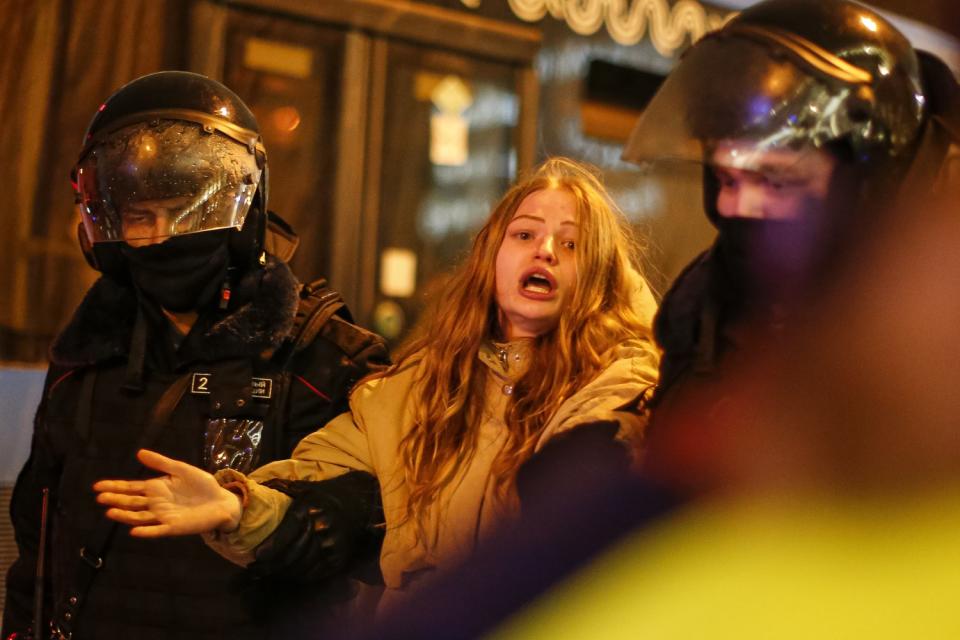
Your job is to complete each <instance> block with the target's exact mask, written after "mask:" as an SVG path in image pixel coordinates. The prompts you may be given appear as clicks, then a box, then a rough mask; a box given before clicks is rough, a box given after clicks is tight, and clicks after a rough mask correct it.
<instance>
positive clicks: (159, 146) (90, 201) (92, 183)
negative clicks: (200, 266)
mask: <svg viewBox="0 0 960 640" xmlns="http://www.w3.org/2000/svg"><path fill="white" fill-rule="evenodd" d="M260 173H261V170H260V168H259V167H258V165H257V160H256V157H255V155H254V153H253V152H252V151H251V150H249V149H248V148H247V147H245V146H243V145H241V144H239V143H237V142H235V141H233V140H231V139H229V138H227V137H226V136H224V135H221V134H219V133H207V132H204V131H203V130H202V129H201V127H200V126H199V125H195V124H191V123H187V122H181V121H172V120H162V121H159V122H152V123H140V124H136V125H132V126H129V127H126V128H123V129H120V130H118V131H116V132H114V133H113V134H111V135H109V136H108V137H107V138H106V139H105V140H104V141H103V142H101V143H100V144H98V145H96V146H95V147H94V148H93V149H91V151H90V152H89V153H87V155H86V156H85V157H84V158H83V159H82V160H81V161H80V163H79V164H78V165H77V168H76V185H77V191H78V194H79V198H80V210H81V215H82V217H83V222H84V226H85V228H86V231H87V235H88V237H89V238H90V241H91V242H92V243H97V242H117V241H143V240H159V239H165V238H168V237H170V236H176V235H183V234H187V233H196V232H200V231H211V230H214V229H224V228H228V227H240V226H242V225H243V220H244V218H245V217H246V214H247V211H248V210H249V209H250V204H251V202H252V201H253V196H254V194H255V193H256V190H257V185H258V184H259V182H260Z"/></svg>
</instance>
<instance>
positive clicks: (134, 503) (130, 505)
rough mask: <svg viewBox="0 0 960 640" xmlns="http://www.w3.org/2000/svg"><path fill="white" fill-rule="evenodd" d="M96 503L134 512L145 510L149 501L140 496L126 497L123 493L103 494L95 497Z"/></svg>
mask: <svg viewBox="0 0 960 640" xmlns="http://www.w3.org/2000/svg"><path fill="white" fill-rule="evenodd" d="M97 502H99V503H100V504H105V505H107V506H109V507H123V508H125V509H130V510H134V511H140V510H143V509H146V508H147V507H148V506H149V501H148V500H147V498H146V497H145V496H142V495H127V494H125V493H110V492H103V493H100V494H99V495H97Z"/></svg>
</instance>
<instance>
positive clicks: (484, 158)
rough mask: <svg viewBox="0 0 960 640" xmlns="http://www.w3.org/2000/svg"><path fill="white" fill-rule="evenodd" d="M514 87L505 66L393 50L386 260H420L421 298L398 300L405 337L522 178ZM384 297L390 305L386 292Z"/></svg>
mask: <svg viewBox="0 0 960 640" xmlns="http://www.w3.org/2000/svg"><path fill="white" fill-rule="evenodd" d="M515 84H516V76H515V72H514V69H513V68H512V67H511V66H509V65H507V64H499V63H493V62H484V61H478V60H471V59H467V58H463V57H460V56H457V55H452V54H441V53H438V52H436V51H431V50H428V49H424V48H416V47H413V46H409V45H391V47H390V49H389V54H388V63H387V87H386V89H387V94H386V95H387V97H386V104H387V105H388V109H387V112H386V118H385V122H384V135H383V165H382V166H383V173H382V188H381V194H382V195H381V202H380V224H379V227H380V228H379V251H381V252H382V251H383V250H384V248H387V247H406V248H409V249H410V250H412V251H413V252H415V255H416V264H417V268H416V291H415V293H414V295H413V296H412V297H410V298H399V297H397V298H392V300H393V302H395V303H396V304H398V305H400V306H401V307H402V308H403V311H404V314H405V317H406V328H409V327H410V326H411V324H412V323H413V322H415V321H416V317H417V315H418V312H419V311H420V309H421V308H422V305H423V301H424V299H425V297H426V296H429V294H430V291H431V290H435V288H436V287H437V286H438V285H439V284H440V282H441V280H442V278H443V276H444V275H445V274H446V273H448V272H449V270H450V269H451V268H452V267H453V266H454V265H455V264H456V263H457V261H458V260H459V259H460V258H461V257H462V256H463V255H464V254H465V253H466V250H467V249H468V247H469V243H470V241H471V239H472V236H473V234H474V233H476V231H477V230H478V228H479V227H480V225H481V224H482V223H483V222H484V221H485V220H486V218H487V216H488V215H489V213H490V207H491V206H492V205H493V204H494V203H495V202H496V201H497V200H498V199H499V197H500V196H501V195H502V194H503V192H504V191H505V190H506V189H507V187H508V186H509V184H510V183H511V182H512V181H513V179H514V177H515V174H516V162H517V161H516V149H515V143H514V134H515V130H516V127H517V124H518V120H519V102H518V97H517V93H516V90H515ZM438 128H439V130H438ZM437 145H443V146H442V148H437ZM389 277H391V274H387V273H381V280H383V279H384V278H389ZM378 291H379V292H380V293H379V295H380V297H379V298H378V301H382V300H384V299H385V296H384V295H383V286H382V282H381V283H379V284H378Z"/></svg>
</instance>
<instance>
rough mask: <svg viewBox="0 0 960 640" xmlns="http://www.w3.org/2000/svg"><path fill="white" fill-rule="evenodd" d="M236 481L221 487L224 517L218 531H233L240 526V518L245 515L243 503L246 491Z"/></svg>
mask: <svg viewBox="0 0 960 640" xmlns="http://www.w3.org/2000/svg"><path fill="white" fill-rule="evenodd" d="M233 484H234V483H230V484H228V485H225V486H222V487H220V489H221V490H222V492H223V518H222V520H221V522H220V525H219V526H218V527H217V531H219V532H221V533H231V532H233V531H236V530H237V528H238V527H239V526H240V519H241V518H242V517H243V505H244V502H245V500H244V498H245V497H246V493H245V492H244V491H243V490H242V489H240V488H239V487H236V486H231V485H233Z"/></svg>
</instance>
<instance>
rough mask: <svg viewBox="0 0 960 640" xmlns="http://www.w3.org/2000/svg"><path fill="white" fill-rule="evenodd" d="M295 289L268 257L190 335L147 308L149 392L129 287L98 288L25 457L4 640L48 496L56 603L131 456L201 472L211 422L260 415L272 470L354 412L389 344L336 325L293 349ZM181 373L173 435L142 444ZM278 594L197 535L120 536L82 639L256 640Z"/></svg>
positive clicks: (17, 616) (49, 384)
mask: <svg viewBox="0 0 960 640" xmlns="http://www.w3.org/2000/svg"><path fill="white" fill-rule="evenodd" d="M298 290H299V285H298V283H297V282H296V280H295V278H294V277H293V275H292V273H291V272H290V271H289V269H288V267H287V266H286V265H285V264H284V263H282V262H279V261H276V260H274V259H270V261H269V262H268V264H267V266H266V268H265V269H264V270H263V271H262V273H251V274H248V277H246V278H244V280H243V282H242V283H241V285H240V286H239V287H237V288H236V290H235V299H236V301H237V302H238V304H237V305H236V310H235V311H232V312H229V313H222V312H216V311H211V312H210V313H209V314H207V315H205V316H202V317H201V319H200V320H198V322H197V324H196V325H195V326H194V328H193V329H192V330H191V332H190V333H189V334H188V335H187V336H185V337H183V336H179V335H178V334H176V332H175V331H174V330H173V329H172V328H171V327H170V326H169V325H168V324H167V322H166V321H165V320H164V319H163V318H162V317H160V316H159V315H158V314H159V311H158V310H154V311H155V312H156V313H154V314H153V316H154V317H152V318H151V319H150V320H148V323H149V326H150V340H149V341H148V345H149V348H148V352H147V354H146V362H145V371H144V376H143V383H144V384H143V387H144V388H143V390H142V391H133V390H124V384H125V376H126V373H127V365H128V356H129V345H130V335H131V332H132V330H133V325H134V322H135V318H136V312H137V305H138V302H137V296H136V292H135V291H134V289H133V288H132V287H129V286H124V285H121V284H118V283H117V282H116V281H114V280H112V279H110V278H106V277H104V278H101V279H100V280H99V281H98V282H97V283H96V284H95V285H94V286H93V288H92V289H91V290H90V292H89V293H88V294H87V296H86V298H85V300H84V302H83V303H82V304H81V306H80V308H79V309H78V311H77V313H76V315H75V316H74V318H73V319H72V320H71V322H70V324H69V325H68V326H67V328H66V330H65V331H64V332H63V333H62V334H61V336H60V337H59V338H58V340H57V342H56V343H55V345H54V347H53V350H52V364H51V367H50V370H49V373H48V376H47V381H46V385H45V391H44V396H43V401H42V403H41V405H40V408H39V410H38V412H37V417H36V423H35V433H34V439H33V449H32V453H31V456H30V459H29V461H28V462H27V464H26V466H25V467H24V469H23V471H22V472H21V474H20V477H19V479H18V481H17V485H16V488H15V491H14V496H13V501H12V505H11V514H12V519H13V523H14V527H15V530H16V538H17V543H18V546H19V549H20V557H19V559H18V560H17V561H16V563H15V564H14V565H13V567H12V568H11V569H10V573H9V576H8V581H7V602H6V605H5V613H4V616H5V619H4V629H5V631H4V633H5V634H7V633H10V632H13V631H17V630H20V631H23V630H24V629H26V627H27V626H29V624H30V619H31V615H32V597H33V586H34V585H33V583H34V571H35V563H36V544H37V543H36V541H37V536H38V529H39V525H40V491H41V489H42V488H43V487H49V488H50V490H51V505H52V509H51V518H50V527H51V529H50V530H51V536H52V539H51V542H52V544H51V545H50V548H51V549H52V554H53V557H52V559H51V562H50V576H49V577H50V579H51V589H50V591H48V593H50V594H51V595H52V596H53V601H54V602H57V603H62V602H64V601H66V600H68V599H69V598H70V597H71V595H74V594H73V593H71V589H72V584H73V580H74V578H73V574H74V572H75V570H76V567H77V563H78V560H79V553H80V549H81V548H82V547H83V545H84V544H85V537H86V536H88V535H90V533H91V531H92V530H94V529H95V528H96V527H98V526H101V525H100V523H101V521H102V519H103V515H102V509H101V508H99V507H98V505H97V504H96V503H95V502H94V494H93V491H92V490H91V485H92V484H93V482H94V481H95V480H97V479H100V478H106V477H113V476H115V475H116V474H118V473H120V472H121V470H122V469H123V468H124V467H125V466H127V465H129V460H130V458H131V457H132V456H133V454H134V453H135V450H136V448H137V447H138V446H143V445H144V444H146V445H147V446H149V447H150V448H151V449H155V450H157V451H159V452H160V453H163V454H164V455H168V456H171V457H174V458H178V459H180V460H184V461H186V462H189V463H191V464H194V465H197V466H204V461H203V459H202V458H203V451H204V448H205V447H204V444H205V437H206V434H207V431H208V424H209V423H210V422H211V420H216V419H217V418H221V419H227V418H255V419H260V420H263V421H264V428H263V431H262V439H261V441H260V443H259V460H258V461H257V464H265V463H267V462H270V461H272V460H275V459H279V458H285V457H287V456H288V455H289V454H290V452H291V450H292V448H293V446H294V445H295V444H296V443H297V442H298V441H299V440H300V438H301V437H303V436H304V435H306V434H307V433H309V432H311V431H313V430H315V429H317V428H318V427H320V426H322V425H323V424H325V423H326V422H327V421H328V420H330V419H331V418H333V417H334V416H336V415H337V414H339V413H341V412H343V411H345V410H346V409H347V404H346V399H347V393H348V391H349V389H350V388H351V386H352V385H353V383H354V382H355V381H356V380H357V379H358V378H359V377H361V376H363V375H364V374H366V373H367V372H368V371H369V370H370V369H371V368H372V367H376V366H377V365H380V364H383V363H385V361H386V352H385V348H384V345H383V342H382V341H381V340H380V338H379V337H377V336H375V335H373V334H371V333H369V332H366V331H364V330H362V329H359V328H358V327H356V326H354V325H352V324H350V323H348V322H347V321H345V320H344V319H343V318H342V317H340V316H337V315H334V316H333V317H332V318H330V319H329V320H328V321H327V322H326V324H325V326H324V327H323V328H322V329H321V331H320V332H319V334H318V335H317V337H316V338H315V339H314V340H313V341H312V342H311V343H310V344H308V345H306V346H305V347H304V348H302V349H301V350H300V351H298V352H297V353H291V352H290V346H291V345H290V344H289V338H290V332H291V329H292V327H293V324H294V323H293V320H294V315H295V312H296V309H297V305H298V301H299V295H298ZM148 315H150V314H149V311H148ZM184 378H186V380H187V384H186V388H185V389H184V393H183V396H182V398H181V399H180V401H179V402H178V403H177V406H176V408H175V409H174V410H173V412H172V414H171V415H170V419H169V420H168V422H167V424H166V426H165V427H164V428H163V429H161V431H160V433H159V434H158V435H157V436H156V439H155V440H154V441H153V442H152V443H141V442H139V439H140V438H141V436H142V434H143V432H144V429H145V425H146V424H147V422H148V421H149V420H150V416H151V412H152V411H154V408H155V407H156V406H157V403H158V401H159V399H160V397H161V396H162V395H163V394H164V392H165V391H167V390H168V389H169V388H170V387H171V385H172V384H174V383H175V382H176V381H178V380H182V379H184ZM238 404H242V405H244V406H242V407H239V408H238V407H237V405H238ZM218 407H219V408H218ZM272 588H275V587H271V589H272ZM269 595H270V594H268V593H265V592H264V591H263V590H262V589H260V588H259V587H258V585H257V583H256V582H253V581H251V580H249V579H248V578H246V577H245V576H244V571H243V570H242V569H241V568H240V567H237V566H234V565H232V564H231V563H229V562H227V561H226V560H224V559H223V558H221V557H220V556H218V555H217V554H215V553H213V552H212V551H210V550H209V549H208V548H207V547H206V546H205V545H204V544H203V542H202V540H201V539H200V538H199V537H196V536H189V537H183V538H169V539H162V540H141V539H136V538H132V537H130V536H129V535H128V534H127V532H126V531H125V530H118V531H116V532H115V534H114V536H113V539H112V541H111V543H110V544H109V546H108V552H107V554H106V555H105V556H104V562H103V567H102V569H100V571H99V572H98V575H97V576H96V578H95V580H94V581H93V582H92V585H91V586H90V589H89V592H88V593H87V594H86V595H85V597H84V603H83V608H82V615H81V616H80V618H79V620H78V622H77V625H76V629H75V633H74V637H76V638H121V637H130V638H154V637H155V638H161V637H162V638H174V637H180V638H222V637H231V638H240V637H263V632H262V630H258V628H257V627H256V624H257V621H256V620H253V619H252V618H255V617H256V612H258V611H260V610H261V609H259V608H257V607H256V606H255V605H256V604H257V601H258V600H260V599H263V598H264V597H268V596H269ZM47 611H48V612H49V611H50V609H49V608H48V609H47ZM260 622H262V621H260Z"/></svg>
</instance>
